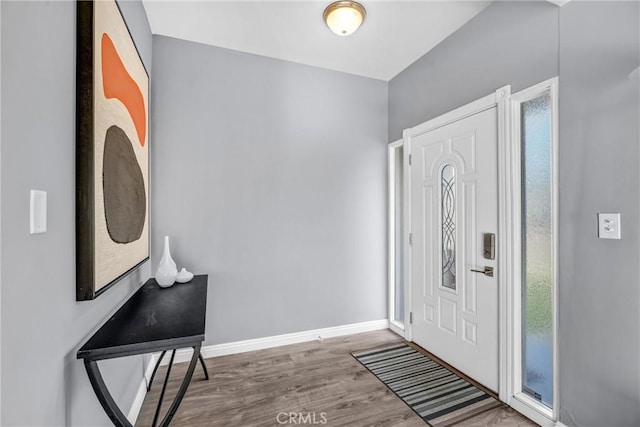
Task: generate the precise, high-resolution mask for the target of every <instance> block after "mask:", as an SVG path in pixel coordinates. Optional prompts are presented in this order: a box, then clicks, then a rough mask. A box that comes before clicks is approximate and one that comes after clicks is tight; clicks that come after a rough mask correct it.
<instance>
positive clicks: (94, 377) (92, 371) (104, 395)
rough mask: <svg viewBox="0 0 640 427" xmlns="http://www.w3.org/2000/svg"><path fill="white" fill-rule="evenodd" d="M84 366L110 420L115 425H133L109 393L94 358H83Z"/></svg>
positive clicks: (119, 426)
mask: <svg viewBox="0 0 640 427" xmlns="http://www.w3.org/2000/svg"><path fill="white" fill-rule="evenodd" d="M84 367H85V369H86V370H87V375H88V376H89V381H90V382H91V386H92V387H93V391H94V392H95V393H96V396H97V397H98V401H99V402H100V404H101V405H102V408H103V409H104V411H105V412H106V413H107V415H108V416H109V418H110V419H111V422H112V423H113V424H114V425H115V426H116V427H133V426H132V425H131V423H130V422H129V420H127V417H126V416H125V415H124V414H123V413H122V411H121V410H120V408H118V405H116V402H115V401H114V400H113V397H112V396H111V393H109V390H108V389H107V386H106V384H105V383H104V379H103V378H102V374H101V373H100V368H98V363H97V362H96V361H95V360H89V359H84Z"/></svg>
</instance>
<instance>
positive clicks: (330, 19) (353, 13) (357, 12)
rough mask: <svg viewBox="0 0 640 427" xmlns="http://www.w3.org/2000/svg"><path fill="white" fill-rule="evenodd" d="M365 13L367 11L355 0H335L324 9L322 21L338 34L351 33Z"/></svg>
mask: <svg viewBox="0 0 640 427" xmlns="http://www.w3.org/2000/svg"><path fill="white" fill-rule="evenodd" d="M366 15H367V11H366V10H365V9H364V6H362V5H361V4H360V3H358V2H355V1H336V2H333V3H331V4H330V5H329V6H327V8H326V9H325V10H324V15H323V17H324V22H325V23H326V24H327V27H329V28H330V29H331V31H333V32H334V33H336V34H337V35H339V36H348V35H349V34H353V33H354V32H355V31H356V30H357V29H358V27H360V24H362V21H364V17H365V16H366Z"/></svg>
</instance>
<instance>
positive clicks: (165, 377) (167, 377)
mask: <svg viewBox="0 0 640 427" xmlns="http://www.w3.org/2000/svg"><path fill="white" fill-rule="evenodd" d="M175 357H176V350H175V349H174V350H172V351H171V358H170V359H169V366H167V374H166V375H165V376H164V383H162V390H161V391H160V399H159V400H158V406H156V413H155V415H154V416H153V423H152V424H151V427H156V425H157V424H158V416H159V415H160V409H161V408H162V401H163V400H164V392H165V391H167V383H168V382H169V375H171V368H172V367H173V359H174V358H175Z"/></svg>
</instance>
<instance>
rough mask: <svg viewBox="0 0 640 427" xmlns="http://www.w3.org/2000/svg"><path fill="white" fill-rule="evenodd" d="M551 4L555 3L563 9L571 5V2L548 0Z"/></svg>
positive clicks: (568, 0) (566, 0) (567, 0)
mask: <svg viewBox="0 0 640 427" xmlns="http://www.w3.org/2000/svg"><path fill="white" fill-rule="evenodd" d="M547 1H548V2H549V3H553V4H555V5H556V6H558V7H562V6H564V5H565V4H567V3H569V2H570V1H571V0H547Z"/></svg>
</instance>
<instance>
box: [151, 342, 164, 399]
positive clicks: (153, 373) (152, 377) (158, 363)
mask: <svg viewBox="0 0 640 427" xmlns="http://www.w3.org/2000/svg"><path fill="white" fill-rule="evenodd" d="M165 354H167V350H164V351H163V352H162V354H161V355H160V357H159V358H158V361H157V362H156V366H154V367H153V372H152V373H151V378H149V384H147V391H151V384H153V379H154V378H155V376H156V372H158V368H159V367H160V362H162V358H163V357H164V355H165Z"/></svg>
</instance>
